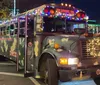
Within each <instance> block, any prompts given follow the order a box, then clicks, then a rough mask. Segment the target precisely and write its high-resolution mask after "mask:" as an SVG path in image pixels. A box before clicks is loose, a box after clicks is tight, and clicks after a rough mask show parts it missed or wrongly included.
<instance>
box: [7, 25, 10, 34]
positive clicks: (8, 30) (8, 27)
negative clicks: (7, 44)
mask: <svg viewBox="0 0 100 85" xmlns="http://www.w3.org/2000/svg"><path fill="white" fill-rule="evenodd" d="M7 34H10V26H7Z"/></svg>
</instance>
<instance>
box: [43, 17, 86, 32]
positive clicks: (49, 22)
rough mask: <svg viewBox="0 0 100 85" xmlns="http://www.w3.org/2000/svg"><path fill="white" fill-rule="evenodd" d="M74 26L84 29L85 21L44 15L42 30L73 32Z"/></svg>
mask: <svg viewBox="0 0 100 85" xmlns="http://www.w3.org/2000/svg"><path fill="white" fill-rule="evenodd" d="M76 28H81V29H85V22H75V21H71V20H66V19H65V18H48V17H44V24H43V31H44V32H62V33H73V32H74V29H76Z"/></svg>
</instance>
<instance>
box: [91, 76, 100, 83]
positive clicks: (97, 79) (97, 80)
mask: <svg viewBox="0 0 100 85" xmlns="http://www.w3.org/2000/svg"><path fill="white" fill-rule="evenodd" d="M93 80H94V82H95V83H96V85H100V77H98V78H94V79H93Z"/></svg>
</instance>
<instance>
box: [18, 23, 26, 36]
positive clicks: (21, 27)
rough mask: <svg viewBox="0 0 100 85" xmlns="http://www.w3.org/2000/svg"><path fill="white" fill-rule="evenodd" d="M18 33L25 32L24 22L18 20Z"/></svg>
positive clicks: (22, 33)
mask: <svg viewBox="0 0 100 85" xmlns="http://www.w3.org/2000/svg"><path fill="white" fill-rule="evenodd" d="M19 34H20V35H24V34H25V22H20V30H19Z"/></svg>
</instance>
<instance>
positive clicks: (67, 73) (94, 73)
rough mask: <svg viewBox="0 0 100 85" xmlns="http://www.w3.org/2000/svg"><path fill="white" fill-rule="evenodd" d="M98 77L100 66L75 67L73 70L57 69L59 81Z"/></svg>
mask: <svg viewBox="0 0 100 85" xmlns="http://www.w3.org/2000/svg"><path fill="white" fill-rule="evenodd" d="M96 77H100V66H94V67H89V68H88V67H87V68H84V69H83V68H82V69H81V68H77V69H75V70H71V69H70V70H68V69H65V68H63V69H61V68H60V69H59V79H60V80H61V81H64V82H65V81H72V80H85V79H89V78H96Z"/></svg>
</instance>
